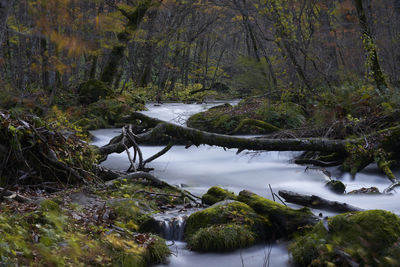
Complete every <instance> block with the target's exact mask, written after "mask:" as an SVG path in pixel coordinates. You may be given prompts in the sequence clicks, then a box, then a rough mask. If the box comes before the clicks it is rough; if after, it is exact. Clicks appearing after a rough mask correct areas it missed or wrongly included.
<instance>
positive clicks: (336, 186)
mask: <svg viewBox="0 0 400 267" xmlns="http://www.w3.org/2000/svg"><path fill="white" fill-rule="evenodd" d="M325 186H326V187H327V188H328V189H329V190H331V191H332V192H334V193H336V194H343V193H344V191H345V190H346V186H345V185H344V184H343V183H342V182H341V181H339V180H331V181H329V182H327V183H326V184H325Z"/></svg>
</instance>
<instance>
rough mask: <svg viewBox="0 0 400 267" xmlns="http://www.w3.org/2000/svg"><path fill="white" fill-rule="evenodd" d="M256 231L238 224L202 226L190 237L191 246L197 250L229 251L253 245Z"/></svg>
mask: <svg viewBox="0 0 400 267" xmlns="http://www.w3.org/2000/svg"><path fill="white" fill-rule="evenodd" d="M255 241H256V238H255V236H254V233H253V232H251V231H250V230H249V229H248V228H246V227H244V226H242V225H237V224H219V225H213V226H210V227H207V228H201V229H200V230H199V231H197V232H196V233H195V234H194V235H193V236H192V238H191V239H190V243H189V245H190V248H191V249H193V250H196V251H204V252H207V251H229V250H235V249H238V248H244V247H248V246H251V245H253V244H254V243H255Z"/></svg>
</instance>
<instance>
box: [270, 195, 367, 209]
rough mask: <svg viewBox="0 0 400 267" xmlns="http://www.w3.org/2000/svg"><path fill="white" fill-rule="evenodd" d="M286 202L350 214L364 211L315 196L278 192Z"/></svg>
mask: <svg viewBox="0 0 400 267" xmlns="http://www.w3.org/2000/svg"><path fill="white" fill-rule="evenodd" d="M278 193H279V195H280V196H281V197H283V198H284V199H285V200H286V202H290V203H294V204H298V205H302V206H306V207H310V208H314V209H321V210H328V211H333V212H341V213H342V212H349V211H362V209H361V208H358V207H354V206H352V205H349V204H346V203H340V202H337V201H330V200H327V199H324V198H321V197H319V196H315V195H311V196H308V195H303V194H298V193H295V192H291V191H286V190H281V191H279V192H278Z"/></svg>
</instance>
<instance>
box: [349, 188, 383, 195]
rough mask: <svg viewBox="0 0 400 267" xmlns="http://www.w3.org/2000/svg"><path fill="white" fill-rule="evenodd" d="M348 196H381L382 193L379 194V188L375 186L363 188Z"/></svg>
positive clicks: (351, 192)
mask: <svg viewBox="0 0 400 267" xmlns="http://www.w3.org/2000/svg"><path fill="white" fill-rule="evenodd" d="M347 194H348V195H359V194H368V195H369V194H371V195H374V194H376V195H379V194H381V193H380V192H379V189H378V188H376V187H374V186H373V187H369V188H365V187H362V188H360V189H356V190H352V191H350V192H349V193H347Z"/></svg>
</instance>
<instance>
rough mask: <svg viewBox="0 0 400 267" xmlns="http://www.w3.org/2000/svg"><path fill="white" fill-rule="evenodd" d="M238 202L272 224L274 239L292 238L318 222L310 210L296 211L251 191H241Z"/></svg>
mask: <svg viewBox="0 0 400 267" xmlns="http://www.w3.org/2000/svg"><path fill="white" fill-rule="evenodd" d="M238 200H239V201H241V202H243V203H246V204H247V205H248V206H250V207H251V208H252V209H253V210H254V211H255V212H256V213H257V214H259V215H261V216H263V217H264V218H265V219H267V220H268V221H269V222H270V223H271V224H272V227H271V230H272V232H273V235H274V236H273V238H278V237H281V236H285V237H290V236H291V235H292V234H293V233H296V232H298V231H299V230H302V229H304V228H307V227H309V226H312V225H314V224H316V223H317V221H318V220H317V218H316V217H315V216H314V215H313V214H312V212H311V211H310V210H309V209H308V208H302V209H299V210H295V209H292V208H289V207H286V206H284V205H281V204H279V203H276V202H274V201H272V200H269V199H266V198H263V197H260V196H258V195H256V194H254V193H251V192H249V191H245V190H244V191H241V192H240V193H239V196H238Z"/></svg>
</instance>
